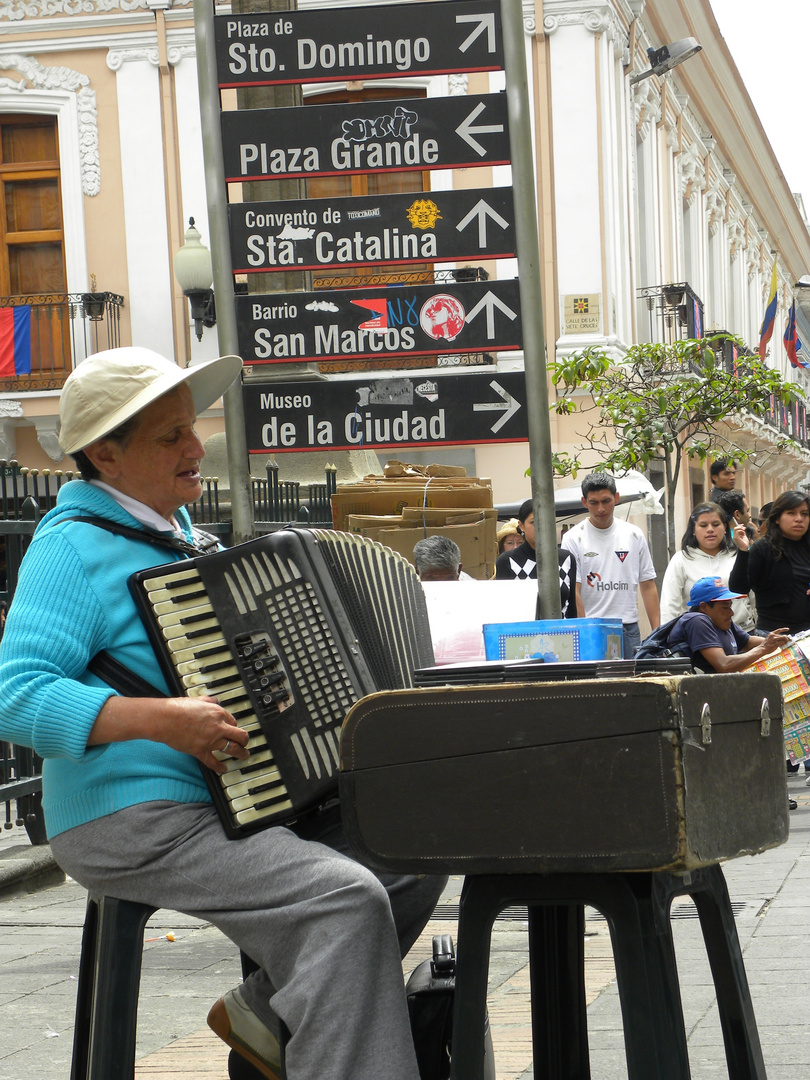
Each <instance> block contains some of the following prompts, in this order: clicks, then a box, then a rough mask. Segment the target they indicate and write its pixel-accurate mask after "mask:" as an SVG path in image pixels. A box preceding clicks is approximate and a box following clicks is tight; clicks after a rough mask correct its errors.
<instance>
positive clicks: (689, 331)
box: [636, 281, 703, 345]
mask: <svg viewBox="0 0 810 1080" xmlns="http://www.w3.org/2000/svg"><path fill="white" fill-rule="evenodd" d="M636 297H637V298H638V299H639V300H641V301H642V302H643V308H644V309H646V312H647V320H648V325H647V333H648V336H647V338H646V340H647V341H658V342H661V343H662V344H665V345H671V344H672V343H673V342H675V341H682V340H685V339H686V338H701V337H703V301H702V300H701V299H700V297H699V296H698V295H697V293H696V292H695V291H694V290H693V289H692V287H691V286H690V285H689V283H688V282H686V281H680V282H676V283H674V284H670V285H646V286H644V288H641V289H637V290H636ZM639 329H640V330H641V327H639ZM642 332H643V331H642Z"/></svg>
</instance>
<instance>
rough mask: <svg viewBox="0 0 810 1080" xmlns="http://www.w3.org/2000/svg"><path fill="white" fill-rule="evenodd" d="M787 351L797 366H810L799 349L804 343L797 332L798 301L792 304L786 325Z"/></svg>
mask: <svg viewBox="0 0 810 1080" xmlns="http://www.w3.org/2000/svg"><path fill="white" fill-rule="evenodd" d="M784 341H785V352H786V353H787V354H788V360H790V362H791V364H792V365H793V366H794V367H795V368H806V367H807V366H808V364H807V361H806V360H805V359H804V357H801V358H800V357H799V349H801V347H802V343H801V341H800V340H799V335H798V333H797V332H796V301H795V300H794V301H793V303H792V304H791V305H790V313H789V314H788V321H787V326H786V327H785V334H784Z"/></svg>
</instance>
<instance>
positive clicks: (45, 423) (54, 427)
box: [35, 416, 65, 461]
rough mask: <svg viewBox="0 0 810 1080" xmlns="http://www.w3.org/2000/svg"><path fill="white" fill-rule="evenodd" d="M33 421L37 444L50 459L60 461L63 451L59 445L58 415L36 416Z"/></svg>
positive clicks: (63, 454)
mask: <svg viewBox="0 0 810 1080" xmlns="http://www.w3.org/2000/svg"><path fill="white" fill-rule="evenodd" d="M35 423H36V427H37V440H38V442H39V445H40V446H41V447H42V449H43V450H44V451H45V453H46V454H47V455H48V457H49V458H50V459H51V461H61V460H62V458H63V457H64V456H65V451H64V450H63V449H62V447H61V446H60V445H59V417H58V416H38V417H37V419H36V421H35Z"/></svg>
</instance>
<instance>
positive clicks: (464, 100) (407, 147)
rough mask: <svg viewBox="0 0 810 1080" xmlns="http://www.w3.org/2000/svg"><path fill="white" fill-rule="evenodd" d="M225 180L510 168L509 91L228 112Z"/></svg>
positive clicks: (224, 141)
mask: <svg viewBox="0 0 810 1080" xmlns="http://www.w3.org/2000/svg"><path fill="white" fill-rule="evenodd" d="M222 148H223V156H224V159H225V179H226V180H227V181H229V182H237V181H240V180H281V179H283V178H284V177H304V178H306V177H308V176H333V175H337V176H340V175H346V176H350V175H351V174H353V173H373V172H402V171H403V170H406V169H445V168H461V167H467V168H469V167H472V166H475V165H505V164H507V163H508V161H509V133H508V128H507V118H506V96H505V95H504V94H481V95H474V94H470V95H459V96H458V97H446V98H407V99H404V100H386V101H362V102H345V103H342V104H340V105H312V106H306V107H298V108H291V109H240V110H239V111H237V112H224V113H222Z"/></svg>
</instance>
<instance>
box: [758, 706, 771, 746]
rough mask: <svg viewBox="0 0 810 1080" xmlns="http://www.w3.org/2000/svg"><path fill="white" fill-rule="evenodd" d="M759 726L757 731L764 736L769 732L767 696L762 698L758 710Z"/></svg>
mask: <svg viewBox="0 0 810 1080" xmlns="http://www.w3.org/2000/svg"><path fill="white" fill-rule="evenodd" d="M759 718H760V721H761V723H760V726H759V733H760V735H762V736H763V738H766V739H767V737H768V736H769V735H770V733H771V706H770V702H769V701H768V699H767V698H763V699H762V708H761V709H760V710H759Z"/></svg>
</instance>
